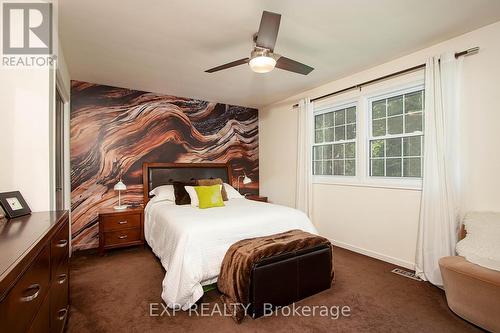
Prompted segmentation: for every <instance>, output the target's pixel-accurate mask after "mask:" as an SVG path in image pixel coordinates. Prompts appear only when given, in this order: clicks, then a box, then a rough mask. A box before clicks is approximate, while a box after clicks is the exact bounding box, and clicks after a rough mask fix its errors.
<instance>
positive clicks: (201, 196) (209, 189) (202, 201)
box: [194, 184, 224, 209]
mask: <svg viewBox="0 0 500 333" xmlns="http://www.w3.org/2000/svg"><path fill="white" fill-rule="evenodd" d="M221 186H222V185H220V184H217V185H211V186H195V187H194V190H195V191H196V194H197V195H198V201H199V204H198V207H200V208H201V209H205V208H212V207H223V206H224V201H223V200H222V193H221Z"/></svg>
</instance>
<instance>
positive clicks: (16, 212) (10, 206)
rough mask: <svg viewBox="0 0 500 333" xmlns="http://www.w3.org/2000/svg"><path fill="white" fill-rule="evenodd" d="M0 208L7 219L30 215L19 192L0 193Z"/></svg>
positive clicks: (29, 210)
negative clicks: (0, 207)
mask: <svg viewBox="0 0 500 333" xmlns="http://www.w3.org/2000/svg"><path fill="white" fill-rule="evenodd" d="M0 206H2V209H3V211H4V213H5V217H6V218H8V219H13V218H16V217H20V216H24V215H29V214H31V209H30V207H29V206H28V204H27V203H26V200H24V197H23V196H22V194H21V192H19V191H11V192H2V193H0Z"/></svg>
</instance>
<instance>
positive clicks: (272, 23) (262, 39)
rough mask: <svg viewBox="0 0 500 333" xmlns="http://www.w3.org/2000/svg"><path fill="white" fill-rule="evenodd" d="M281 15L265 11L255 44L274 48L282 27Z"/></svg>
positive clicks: (270, 48)
mask: <svg viewBox="0 0 500 333" xmlns="http://www.w3.org/2000/svg"><path fill="white" fill-rule="evenodd" d="M280 21H281V15H280V14H276V13H272V12H267V11H264V12H263V13H262V18H261V19H260V27H259V32H258V33H257V40H256V41H255V44H257V46H258V47H263V48H266V49H269V50H271V52H272V51H273V50H274V44H276V38H278V30H279V28H280Z"/></svg>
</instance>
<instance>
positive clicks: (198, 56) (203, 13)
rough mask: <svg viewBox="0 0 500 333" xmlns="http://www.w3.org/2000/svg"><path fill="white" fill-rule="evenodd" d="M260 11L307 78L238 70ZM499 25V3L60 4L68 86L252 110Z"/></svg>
mask: <svg viewBox="0 0 500 333" xmlns="http://www.w3.org/2000/svg"><path fill="white" fill-rule="evenodd" d="M263 10H268V11H273V12H277V13H280V14H282V18H281V26H280V30H279V35H278V41H277V43H276V47H275V51H276V52H277V53H280V54H282V55H285V56H287V57H289V58H292V59H294V60H297V61H300V62H303V63H305V64H307V65H310V66H312V67H314V68H315V70H314V71H313V72H312V73H311V74H309V75H308V76H303V75H299V74H295V73H290V72H286V71H282V70H278V69H276V70H274V71H272V72H271V73H268V74H256V73H253V72H252V71H251V70H250V69H249V68H248V66H247V65H242V66H239V67H235V68H232V69H228V70H225V71H221V72H218V73H213V74H208V73H204V70H205V69H208V68H211V67H214V66H217V65H221V64H224V63H227V62H230V61H233V60H236V59H240V58H244V57H247V56H249V53H250V50H251V48H252V39H251V38H252V35H253V34H254V33H255V32H256V31H257V29H258V26H259V22H260V17H261V15H262V11H263ZM499 20H500V1H499V0H378V1H373V0H350V1H347V0H323V1H322V0H308V1H305V0H273V1H269V0H205V1H202V0H199V1H194V0H190V1H188V0H168V1H165V0H149V1H139V0H106V1H103V0H85V1H80V0H59V34H60V36H61V41H62V45H63V50H64V53H65V58H66V62H67V64H68V67H69V71H70V74H71V78H72V79H74V80H82V81H88V82H94V83H101V84H108V85H113V86H118V87H126V88H132V89H139V90H144V91H151V92H158V93H165V94H170V95H175V96H183V97H192V98H199V99H204V100H209V101H217V102H223V103H230V104H236V105H243V106H254V107H259V106H263V105H267V104H270V103H272V102H276V101H279V100H281V99H283V98H286V97H288V96H290V95H293V94H295V93H298V92H301V91H304V90H307V89H310V88H313V87H316V86H319V85H321V84H323V83H326V82H329V81H332V80H335V79H337V78H340V77H343V76H345V75H348V74H351V73H355V72H357V71H360V70H362V69H365V68H368V67H370V66H374V65H377V64H380V63H383V62H385V61H388V60H391V59H394V58H397V57H399V56H402V55H405V54H408V53H411V52H413V51H416V50H419V49H422V48H425V47H427V46H430V45H432V44H435V43H438V42H440V41H443V40H446V39H449V38H451V37H454V36H457V35H460V34H463V33H465V32H468V31H471V30H474V29H476V28H479V27H481V26H484V25H487V24H489V23H493V22H496V21H499Z"/></svg>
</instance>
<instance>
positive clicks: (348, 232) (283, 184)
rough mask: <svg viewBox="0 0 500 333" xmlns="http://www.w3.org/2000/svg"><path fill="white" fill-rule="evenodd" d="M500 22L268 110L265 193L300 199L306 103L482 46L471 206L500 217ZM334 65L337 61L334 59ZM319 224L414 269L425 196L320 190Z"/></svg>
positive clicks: (471, 87)
mask: <svg viewBox="0 0 500 333" xmlns="http://www.w3.org/2000/svg"><path fill="white" fill-rule="evenodd" d="M499 41H500V22H497V23H495V24H492V25H489V26H486V27H484V28H481V29H478V30H475V31H473V32H470V33H468V34H465V35H462V36H459V37H457V38H454V39H451V40H448V41H446V42H443V43H440V44H437V45H435V46H432V47H430V48H427V49H424V50H420V51H418V52H415V53H412V54H410V55H407V56H404V57H401V58H398V59H396V60H393V61H390V62H388V63H385V64H382V65H379V66H376V67H374V68H371V69H368V70H365V71H362V72H359V73H357V74H354V75H351V76H349V77H346V78H343V79H340V80H336V81H333V82H330V83H328V84H325V85H323V86H321V87H318V88H315V89H312V90H309V91H306V92H303V93H300V94H297V95H295V96H292V97H290V98H288V99H286V100H284V101H282V102H278V103H275V104H272V105H269V106H266V107H264V108H262V109H261V110H260V113H259V141H260V147H259V151H260V157H259V159H260V186H261V187H260V189H261V193H262V194H263V195H267V196H269V198H270V200H271V201H272V202H275V203H279V204H284V205H289V206H293V205H294V201H295V175H296V167H295V163H296V161H295V160H296V134H297V114H296V112H294V111H293V110H292V105H293V104H295V103H296V102H297V101H298V100H299V99H300V98H303V97H311V98H314V97H316V96H321V95H324V94H327V93H330V92H332V91H336V90H339V89H343V88H346V87H349V86H352V85H355V84H358V83H361V82H364V81H367V80H371V79H375V78H378V77H381V76H384V75H387V74H390V73H393V72H397V71H399V70H402V69H406V68H409V67H412V66H415V65H419V64H422V63H424V62H425V59H426V58H427V57H429V56H431V55H435V54H439V53H443V52H450V51H462V50H465V49H468V48H470V47H474V46H479V47H480V48H481V50H480V52H479V54H477V55H473V56H469V57H467V58H466V59H464V67H463V100H462V109H463V116H462V124H463V125H462V129H461V133H462V141H463V144H462V149H461V151H462V152H463V160H464V179H465V181H464V184H463V193H464V204H463V209H464V210H465V211H468V210H496V211H500V177H498V176H497V173H498V170H500V154H498V153H497V150H498V146H499V144H500V107H499V106H498V96H499V93H500V80H499V78H500V66H499V59H500V43H499ZM332 61H335V60H334V59H332ZM313 188H314V190H313V192H314V209H313V220H314V221H313V222H314V223H315V225H316V226H317V228H318V230H319V231H320V233H321V234H322V235H324V236H326V237H328V238H330V239H331V240H332V241H334V242H336V243H337V244H339V245H341V246H344V247H347V248H350V249H353V250H355V251H358V252H361V253H365V254H367V255H372V256H374V257H378V258H381V259H384V260H387V261H390V262H394V263H396V264H400V265H402V266H406V267H409V268H412V267H413V265H414V257H415V247H416V239H417V229H418V214H419V206H420V191H415V190H404V189H388V188H376V187H360V186H345V185H330V184H315V185H314V186H313Z"/></svg>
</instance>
